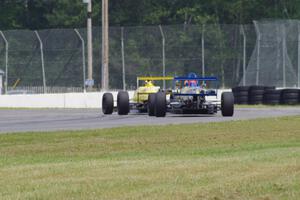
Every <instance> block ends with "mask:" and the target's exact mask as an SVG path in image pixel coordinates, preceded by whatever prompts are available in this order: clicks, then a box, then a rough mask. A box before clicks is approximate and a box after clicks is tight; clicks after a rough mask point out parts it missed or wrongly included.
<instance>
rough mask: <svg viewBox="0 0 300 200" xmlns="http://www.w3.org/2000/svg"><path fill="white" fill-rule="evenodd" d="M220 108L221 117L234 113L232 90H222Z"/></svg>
mask: <svg viewBox="0 0 300 200" xmlns="http://www.w3.org/2000/svg"><path fill="white" fill-rule="evenodd" d="M221 110H222V116H223V117H232V116H233V113H234V96H233V94H232V92H224V93H222V97H221Z"/></svg>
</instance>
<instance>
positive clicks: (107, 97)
mask: <svg viewBox="0 0 300 200" xmlns="http://www.w3.org/2000/svg"><path fill="white" fill-rule="evenodd" d="M173 79H174V77H137V90H136V91H135V92H134V95H133V98H132V99H131V100H130V99H129V94H128V92H127V91H119V92H118V95H117V111H118V114H119V115H128V113H129V112H130V110H138V111H139V112H145V113H147V112H148V113H150V114H151V113H152V112H154V111H150V110H149V111H148V107H149V105H148V102H149V98H153V97H154V95H151V94H156V93H157V92H159V91H161V87H160V86H156V85H154V81H172V80H173ZM141 81H144V85H143V86H139V84H140V82H141ZM113 110H114V98H113V95H112V93H105V94H104V95H103V97H102V112H103V113H104V114H106V115H109V114H112V113H113Z"/></svg>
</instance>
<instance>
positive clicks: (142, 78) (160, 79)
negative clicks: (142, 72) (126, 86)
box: [136, 76, 174, 88]
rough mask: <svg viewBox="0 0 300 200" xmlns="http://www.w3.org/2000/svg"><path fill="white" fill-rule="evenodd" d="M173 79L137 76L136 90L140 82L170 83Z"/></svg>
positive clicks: (169, 77) (168, 77)
mask: <svg viewBox="0 0 300 200" xmlns="http://www.w3.org/2000/svg"><path fill="white" fill-rule="evenodd" d="M172 80H174V77H171V76H149V77H147V76H139V77H137V79H136V85H137V88H138V87H139V82H140V81H172Z"/></svg>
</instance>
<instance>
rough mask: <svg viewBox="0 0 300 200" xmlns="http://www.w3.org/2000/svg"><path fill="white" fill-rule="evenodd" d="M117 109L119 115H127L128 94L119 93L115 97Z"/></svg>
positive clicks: (128, 109)
mask: <svg viewBox="0 0 300 200" xmlns="http://www.w3.org/2000/svg"><path fill="white" fill-rule="evenodd" d="M117 107H118V114H119V115H128V113H129V111H130V108H129V95H128V92H125V91H120V92H119V93H118V97H117Z"/></svg>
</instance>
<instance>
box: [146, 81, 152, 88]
mask: <svg viewBox="0 0 300 200" xmlns="http://www.w3.org/2000/svg"><path fill="white" fill-rule="evenodd" d="M145 87H154V84H153V83H152V81H145Z"/></svg>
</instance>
